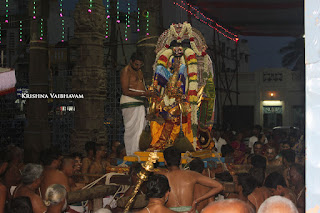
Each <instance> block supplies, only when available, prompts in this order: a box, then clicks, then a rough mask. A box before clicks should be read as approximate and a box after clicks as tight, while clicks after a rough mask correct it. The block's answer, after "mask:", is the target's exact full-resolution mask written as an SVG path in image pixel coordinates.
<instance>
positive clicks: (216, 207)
mask: <svg viewBox="0 0 320 213" xmlns="http://www.w3.org/2000/svg"><path fill="white" fill-rule="evenodd" d="M235 212H241V213H254V212H255V211H254V210H253V208H251V206H249V205H248V204H247V203H245V202H244V201H242V200H239V199H234V198H231V199H226V200H220V201H217V202H213V203H212V204H209V205H208V206H207V207H206V208H204V209H203V211H202V213H235Z"/></svg>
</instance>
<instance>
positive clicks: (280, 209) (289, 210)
mask: <svg viewBox="0 0 320 213" xmlns="http://www.w3.org/2000/svg"><path fill="white" fill-rule="evenodd" d="M269 212H272V213H298V210H297V207H296V206H295V205H294V204H293V203H292V201H291V200H289V199H287V198H285V197H282V196H272V197H269V198H268V199H266V200H265V201H264V202H263V203H262V204H261V206H260V208H259V210H258V211H257V213H269Z"/></svg>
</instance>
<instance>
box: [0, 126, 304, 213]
mask: <svg viewBox="0 0 320 213" xmlns="http://www.w3.org/2000/svg"><path fill="white" fill-rule="evenodd" d="M212 136H213V141H214V142H215V144H214V146H213V147H212V151H213V152H216V151H217V152H219V151H220V152H221V155H222V157H224V159H225V162H226V163H225V167H224V168H225V169H224V170H223V171H218V170H215V169H214V168H211V171H209V172H208V169H205V166H204V162H203V161H202V160H201V159H200V158H194V159H193V160H192V161H191V162H189V163H188V164H187V165H184V166H183V167H182V165H180V163H181V153H180V152H179V151H178V150H176V149H175V148H174V147H169V148H167V149H165V150H164V152H163V154H164V159H165V165H166V168H162V169H161V170H159V172H157V173H155V174H151V175H150V177H149V180H148V181H147V182H146V183H145V185H144V186H143V187H141V190H140V191H141V193H142V194H145V195H146V197H147V200H148V205H147V206H146V207H144V208H142V209H134V211H138V212H141V213H150V212H152V213H153V212H205V213H208V212H276V211H275V210H274V211H271V209H278V211H279V212H304V211H305V210H304V209H305V172H304V152H303V151H304V150H299V147H303V146H302V145H301V143H303V141H302V140H301V138H300V135H298V134H297V133H296V132H291V133H290V131H289V134H286V133H284V132H281V133H279V134H273V133H270V134H269V133H262V131H261V127H260V126H255V127H254V129H253V131H252V134H246V132H245V131H243V132H238V133H237V132H233V131H223V130H221V129H216V128H215V129H213V131H212ZM109 147H110V148H109V149H107V146H106V145H105V144H97V143H95V142H87V143H86V144H85V152H86V155H85V156H82V154H80V153H72V154H68V155H62V154H61V153H60V152H59V151H58V150H59V149H58V148H56V147H55V148H50V149H47V150H44V151H43V152H42V153H41V158H40V161H39V163H38V164H32V163H28V164H25V163H24V161H23V158H24V157H23V150H22V149H21V148H19V147H17V146H14V145H9V146H7V147H6V149H5V150H2V151H1V153H0V213H2V212H9V213H10V212H17V213H19V212H35V213H38V212H39V213H43V212H48V213H50V212H89V211H90V209H91V210H92V207H91V206H90V205H87V206H84V205H83V204H82V203H80V204H72V205H67V193H68V192H70V191H77V190H80V189H81V188H82V187H84V186H85V184H87V183H90V182H91V181H94V180H95V179H97V178H98V177H100V176H101V175H103V174H105V173H106V168H107V167H109V166H117V164H118V161H119V159H123V157H124V156H125V155H126V153H125V146H124V145H123V144H122V143H121V142H119V141H114V142H112V144H110V146H109ZM108 150H109V151H108ZM230 165H233V166H235V165H247V167H246V168H248V170H247V171H246V172H243V171H242V172H240V173H237V172H235V171H236V170H232V168H234V167H230ZM182 168H183V169H182ZM185 168H188V169H185ZM140 170H141V165H140V164H134V165H132V166H131V170H130V174H129V175H130V177H131V178H130V180H131V187H130V188H129V190H128V191H127V192H126V193H125V195H127V196H130V194H131V193H132V191H133V188H134V185H135V184H136V183H137V179H138V177H137V174H138V173H139V171H140ZM87 174H88V175H87ZM226 182H233V184H234V190H233V191H230V190H229V191H228V190H226V189H225V188H224V186H225V183H226ZM115 207H116V206H113V207H112V208H111V206H110V205H108V206H106V208H109V209H108V210H107V211H109V212H123V211H124V209H123V208H120V207H116V208H115Z"/></svg>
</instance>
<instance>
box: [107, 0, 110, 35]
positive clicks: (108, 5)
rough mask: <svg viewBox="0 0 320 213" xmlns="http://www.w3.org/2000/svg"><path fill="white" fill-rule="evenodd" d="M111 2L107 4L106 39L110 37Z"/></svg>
mask: <svg viewBox="0 0 320 213" xmlns="http://www.w3.org/2000/svg"><path fill="white" fill-rule="evenodd" d="M109 8H110V0H107V3H106V38H108V36H109V18H110V11H109Z"/></svg>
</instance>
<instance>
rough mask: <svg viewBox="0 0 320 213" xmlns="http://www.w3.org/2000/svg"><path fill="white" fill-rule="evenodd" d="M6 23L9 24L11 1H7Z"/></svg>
mask: <svg viewBox="0 0 320 213" xmlns="http://www.w3.org/2000/svg"><path fill="white" fill-rule="evenodd" d="M4 22H5V23H9V0H6V20H5V21H4Z"/></svg>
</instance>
